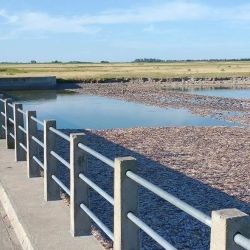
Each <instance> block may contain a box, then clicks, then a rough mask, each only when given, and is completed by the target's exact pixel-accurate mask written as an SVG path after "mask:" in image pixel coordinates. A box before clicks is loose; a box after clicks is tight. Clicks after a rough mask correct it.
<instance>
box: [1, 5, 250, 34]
mask: <svg viewBox="0 0 250 250" xmlns="http://www.w3.org/2000/svg"><path fill="white" fill-rule="evenodd" d="M1 19H3V20H4V22H5V25H6V23H7V24H8V30H9V31H8V32H9V33H10V34H11V37H12V36H13V34H14V33H16V34H18V35H21V34H22V33H27V32H29V33H34V34H35V33H39V34H43V33H44V34H45V33H46V34H48V33H96V32H98V31H99V30H100V25H108V24H129V23H144V24H147V25H149V26H148V27H149V30H148V31H150V29H151V32H153V31H155V30H156V29H155V27H154V26H151V27H150V25H152V24H156V23H159V22H174V21H200V20H207V21H227V22H249V21H250V4H247V5H240V6H238V7H237V6H236V7H235V6H233V7H214V6H212V5H207V4H202V3H198V2H197V1H195V2H190V1H168V2H167V3H163V4H158V5H156V4H154V5H151V6H145V7H136V8H130V9H126V10H125V9H121V10H114V11H109V12H102V13H99V14H96V15H87V14H83V15H80V16H62V15H61V16H60V15H51V14H48V13H42V12H23V13H14V14H13V13H10V12H8V11H6V10H4V9H2V10H1V9H0V27H1ZM5 27H6V26H5ZM153 29H154V30H153ZM2 30H3V29H2ZM2 35H3V34H2ZM5 36H6V37H8V35H6V34H5Z"/></svg>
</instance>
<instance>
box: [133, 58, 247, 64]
mask: <svg viewBox="0 0 250 250" xmlns="http://www.w3.org/2000/svg"><path fill="white" fill-rule="evenodd" d="M232 61H235V62H239V61H250V58H240V59H200V60H192V59H187V60H162V59H157V58H138V59H135V60H134V61H132V63H140V62H143V63H158V62H232Z"/></svg>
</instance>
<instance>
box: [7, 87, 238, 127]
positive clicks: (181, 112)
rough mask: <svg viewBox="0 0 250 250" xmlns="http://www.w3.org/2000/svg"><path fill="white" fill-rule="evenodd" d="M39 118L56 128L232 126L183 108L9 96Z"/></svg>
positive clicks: (35, 94) (48, 94)
mask: <svg viewBox="0 0 250 250" xmlns="http://www.w3.org/2000/svg"><path fill="white" fill-rule="evenodd" d="M9 94H11V95H12V96H14V97H15V98H16V101H17V102H21V103H23V107H24V110H36V111H37V117H38V118H39V119H42V120H43V119H56V120H57V125H58V127H59V128H72V129H78V128H79V129H83V128H85V129H86V128H91V129H108V128H132V127H159V126H232V125H235V124H234V123H230V122H226V121H222V120H216V119H212V118H205V117H201V116H198V115H194V114H192V113H191V112H189V111H188V110H186V109H172V108H171V109H165V108H160V107H154V106H147V105H144V104H138V103H132V102H126V101H121V100H116V99H112V98H107V97H100V96H90V95H82V94H81V95H80V94H69V93H68V94H66V93H60V92H56V91H19V92H11V93H9Z"/></svg>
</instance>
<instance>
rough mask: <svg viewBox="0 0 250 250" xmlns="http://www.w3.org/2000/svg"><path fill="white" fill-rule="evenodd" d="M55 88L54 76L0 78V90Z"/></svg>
mask: <svg viewBox="0 0 250 250" xmlns="http://www.w3.org/2000/svg"><path fill="white" fill-rule="evenodd" d="M55 86H56V77H55V76H44V77H6V78H0V90H22V89H32V90H33V89H51V88H54V87H55Z"/></svg>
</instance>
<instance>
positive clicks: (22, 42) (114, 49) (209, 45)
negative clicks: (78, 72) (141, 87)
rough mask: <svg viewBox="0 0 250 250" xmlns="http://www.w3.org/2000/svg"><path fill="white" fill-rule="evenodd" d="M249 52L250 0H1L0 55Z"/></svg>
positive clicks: (95, 57) (118, 57)
mask: <svg viewBox="0 0 250 250" xmlns="http://www.w3.org/2000/svg"><path fill="white" fill-rule="evenodd" d="M144 57H146V58H149V57H153V58H161V59H203V58H249V57H250V1H248V0H237V1H235V0H228V1H226V0H217V1H215V0H209V1H208V0H203V1H198V0H191V1H189V0H186V1H184V0H177V1H173V0H137V1H135V0H123V1H121V0H120V1H119V0H105V1H103V0H91V1H89V0H74V1H68V0H67V1H66V0H42V1H35V0H0V61H30V60H37V61H51V60H61V61H70V60H80V61H100V60H110V61H131V60H133V59H135V58H144Z"/></svg>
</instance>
